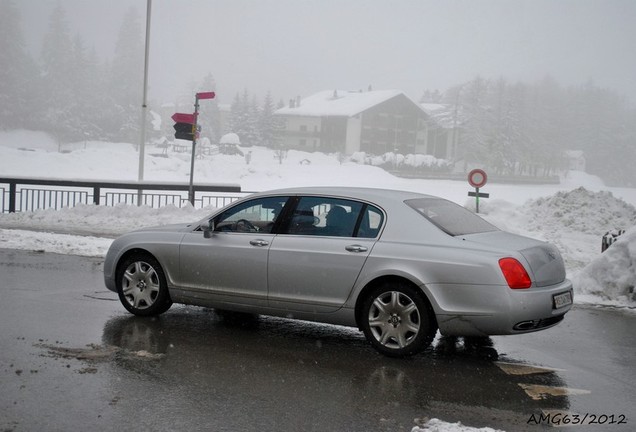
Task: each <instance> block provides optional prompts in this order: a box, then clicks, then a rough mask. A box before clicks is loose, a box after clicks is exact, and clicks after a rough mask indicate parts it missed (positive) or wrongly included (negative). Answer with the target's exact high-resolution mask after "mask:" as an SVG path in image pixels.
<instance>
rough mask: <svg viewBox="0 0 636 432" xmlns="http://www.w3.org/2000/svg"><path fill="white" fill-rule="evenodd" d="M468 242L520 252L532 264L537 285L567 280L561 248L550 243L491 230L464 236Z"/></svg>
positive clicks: (547, 284) (493, 248)
mask: <svg viewBox="0 0 636 432" xmlns="http://www.w3.org/2000/svg"><path fill="white" fill-rule="evenodd" d="M463 239H464V240H465V241H467V242H471V243H475V244H476V245H479V246H481V247H486V248H487V249H489V250H500V251H502V252H504V253H505V252H508V253H510V252H518V253H520V254H521V255H522V256H523V257H524V258H525V259H526V262H527V264H528V265H529V266H530V269H529V270H530V271H531V273H532V276H533V277H532V279H533V281H534V283H535V285H536V286H539V287H541V286H549V285H554V284H558V283H561V282H563V281H564V280H565V264H564V262H563V258H562V257H561V253H560V252H559V250H558V249H557V248H556V247H555V246H554V245H551V244H550V243H546V242H543V241H540V240H535V239H532V238H529V237H524V236H520V235H517V234H512V233H509V232H505V231H491V232H485V233H479V234H471V235H467V236H463Z"/></svg>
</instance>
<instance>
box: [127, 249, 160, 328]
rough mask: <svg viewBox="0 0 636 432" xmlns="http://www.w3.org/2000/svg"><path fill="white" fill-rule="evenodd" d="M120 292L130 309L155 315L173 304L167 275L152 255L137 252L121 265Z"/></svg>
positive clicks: (133, 311) (146, 314)
mask: <svg viewBox="0 0 636 432" xmlns="http://www.w3.org/2000/svg"><path fill="white" fill-rule="evenodd" d="M116 281H117V294H119V300H120V301H121V303H122V304H123V305H124V307H125V308H126V309H127V310H128V312H130V313H132V314H135V315H138V316H154V315H159V314H162V313H164V312H165V311H167V310H168V309H169V308H170V306H172V300H171V299H170V293H169V292H168V284H167V282H166V276H165V274H164V272H163V269H162V268H161V265H160V264H159V262H158V261H157V260H156V259H155V258H153V257H152V256H151V255H149V254H143V253H139V254H133V255H131V256H129V257H128V258H126V259H125V260H123V261H121V262H120V263H119V265H118V266H117V279H116Z"/></svg>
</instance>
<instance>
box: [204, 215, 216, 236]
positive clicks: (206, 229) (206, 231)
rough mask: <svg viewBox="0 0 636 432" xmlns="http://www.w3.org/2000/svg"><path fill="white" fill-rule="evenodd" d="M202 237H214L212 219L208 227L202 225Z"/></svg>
mask: <svg viewBox="0 0 636 432" xmlns="http://www.w3.org/2000/svg"><path fill="white" fill-rule="evenodd" d="M202 228H203V237H205V238H211V237H212V236H213V235H214V219H210V220H209V222H208V225H207V226H205V225H203V227H202Z"/></svg>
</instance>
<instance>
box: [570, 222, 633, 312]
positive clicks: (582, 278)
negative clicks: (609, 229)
mask: <svg viewBox="0 0 636 432" xmlns="http://www.w3.org/2000/svg"><path fill="white" fill-rule="evenodd" d="M572 279H573V280H572V282H573V283H574V285H575V286H576V288H577V293H578V294H579V295H580V296H581V298H580V299H579V301H584V302H586V303H602V304H608V305H614V306H615V305H616V304H617V303H618V304H623V305H632V306H636V294H635V293H634V287H636V228H632V229H631V230H629V231H627V232H626V233H625V234H623V235H622V236H620V237H618V240H617V241H616V242H615V243H613V244H612V245H611V246H610V247H609V248H607V250H606V251H605V252H604V253H603V254H601V256H599V257H598V258H596V259H595V260H594V261H592V262H591V263H590V264H588V265H587V266H586V267H585V268H584V269H583V270H581V271H580V272H578V273H577V274H576V275H575V276H574V277H573V278H572ZM599 299H600V301H599Z"/></svg>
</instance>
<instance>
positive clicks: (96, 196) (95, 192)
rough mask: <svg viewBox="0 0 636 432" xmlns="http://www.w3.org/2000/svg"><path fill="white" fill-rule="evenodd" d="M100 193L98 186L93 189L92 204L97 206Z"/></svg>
mask: <svg viewBox="0 0 636 432" xmlns="http://www.w3.org/2000/svg"><path fill="white" fill-rule="evenodd" d="M100 193H101V189H100V188H99V186H95V187H93V204H95V205H99V194H100Z"/></svg>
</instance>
